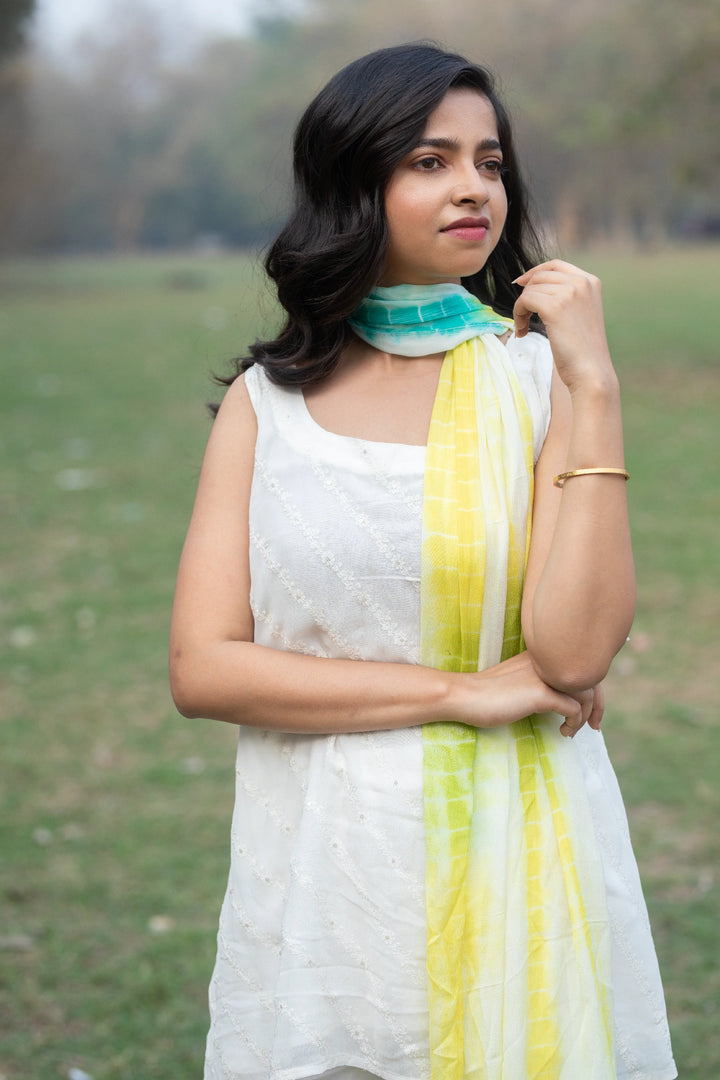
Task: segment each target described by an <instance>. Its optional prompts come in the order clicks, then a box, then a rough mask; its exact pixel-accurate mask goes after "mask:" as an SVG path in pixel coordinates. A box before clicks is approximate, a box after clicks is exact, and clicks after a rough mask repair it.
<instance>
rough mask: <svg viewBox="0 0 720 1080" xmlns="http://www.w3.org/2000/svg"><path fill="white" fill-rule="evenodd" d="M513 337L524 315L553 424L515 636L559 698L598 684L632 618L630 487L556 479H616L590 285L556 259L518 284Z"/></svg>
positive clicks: (609, 388)
mask: <svg viewBox="0 0 720 1080" xmlns="http://www.w3.org/2000/svg"><path fill="white" fill-rule="evenodd" d="M518 284H520V285H522V286H523V292H522V295H521V296H520V298H519V299H518V301H517V303H516V305H515V312H514V314H515V322H516V328H517V330H516V332H517V334H518V336H520V337H522V336H523V334H524V333H525V332H526V331H527V326H528V321H529V318H530V314H531V313H532V312H537V314H538V315H540V317H541V319H542V320H543V322H544V324H545V326H546V328H547V332H548V338H549V340H550V345H551V347H552V351H553V357H554V359H555V365H556V372H555V374H554V376H553V385H552V392H551V400H552V418H551V421H550V427H549V430H548V436H547V438H546V440H545V444H544V446H543V450H542V453H541V455H540V459H539V461H538V464H537V467H536V471H535V501H534V505H533V531H532V540H531V544H530V555H529V559H528V570H527V577H526V584H525V592H524V595H523V634H524V637H525V643H526V646H527V649H528V652H529V653H530V655H531V657H532V659H533V662H534V664H535V666H536V668H537V670H538V673H539V674H540V676H541V678H542V679H544V680H545V682H547V683H548V684H549V685H551V686H554V687H555V688H556V689H558V690H562V691H576V690H584V689H588V688H590V687H593V686H595V685H596V684H597V683H598V682H599V681H600V680H601V679H602V678H604V676H605V674H606V673H607V670H608V668H609V666H610V663H611V661H612V659H613V657H614V656H615V654H616V653H617V652H618V650H619V649H620V648H621V646H622V644H623V643H624V641H625V639H626V637H627V633H628V630H629V629H630V625H631V623H632V619H633V615H634V612H635V572H634V566H633V558H632V548H631V543H630V528H629V523H628V512H627V498H626V485H625V480H624V478H623V477H622V476H618V475H612V474H611V475H584V476H577V477H573V478H570V479H568V480H567V481H566V482H565V485H564V486H563V487H562V488H556V487H554V486H553V479H554V477H555V476H556V475H557V474H558V473H562V472H568V471H571V470H574V469H588V468H596V467H606V468H615V469H623V468H624V467H625V461H624V452H623V433H622V419H621V412H620V390H619V385H618V380H617V376H616V374H615V371H614V369H613V366H612V362H611V360H610V353H609V350H608V345H607V339H606V336H605V324H604V318H603V310H602V298H601V286H600V282H599V281H598V280H597V278H594V277H593V276H592V275H590V274H586V273H584V272H583V271H582V270H578V268H577V267H574V266H572V265H571V264H569V263H565V262H561V261H560V260H553V261H551V262H548V263H543V264H541V265H540V266H537V267H535V268H534V269H532V270H530V271H528V272H527V273H526V274H523V275H522V276H521V277H520V278H518Z"/></svg>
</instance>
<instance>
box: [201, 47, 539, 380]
mask: <svg viewBox="0 0 720 1080" xmlns="http://www.w3.org/2000/svg"><path fill="white" fill-rule="evenodd" d="M451 88H453V89H454V88H470V89H473V90H477V91H478V93H480V94H483V95H484V96H485V97H486V98H487V99H488V100H489V101H490V103H491V105H492V107H493V109H494V110H495V117H496V120H497V127H498V135H499V138H500V145H501V146H502V151H503V161H504V174H503V183H504V185H505V188H506V191H507V196H508V214H507V220H506V223H505V228H504V230H503V234H502V237H501V239H500V241H499V243H498V244H497V246H496V247H495V249H494V251H493V252H492V254H491V255H490V258H489V259H488V261H487V263H486V265H485V266H484V267H483V268H482V270H480V271H479V272H478V273H477V274H473V275H472V276H471V277H468V278H464V279H463V285H464V286H465V287H466V288H467V289H468V290H469V291H470V292H472V293H474V295H475V296H477V297H478V298H479V299H480V300H482V301H483V302H484V303H487V304H490V305H491V306H492V307H493V308H494V309H495V310H496V311H498V312H500V313H502V314H504V315H510V314H511V313H512V307H513V303H514V301H515V299H516V297H517V296H518V294H519V291H520V290H519V289H518V287H517V286H514V285H513V284H512V280H513V278H516V277H517V276H518V275H519V274H521V273H522V272H523V271H525V270H528V269H529V268H530V267H531V266H533V265H535V264H536V263H537V262H539V261H541V260H542V255H541V245H540V242H539V239H538V236H537V233H536V231H535V229H534V228H533V225H532V223H531V221H530V219H529V216H528V197H527V192H526V189H525V185H524V183H523V181H522V177H521V175H520V170H519V167H518V162H517V158H516V154H515V148H514V146H513V137H512V128H511V124H510V118H509V116H508V113H507V111H506V109H505V107H504V105H503V104H502V102H501V101H500V100H499V98H498V96H497V94H496V92H495V82H494V79H493V77H492V75H491V74H490V72H488V71H487V70H486V69H485V68H483V67H480V66H479V65H477V64H473V63H470V61H468V60H466V59H465V58H464V57H462V56H458V55H457V54H455V53H449V52H445V51H444V50H443V49H440V48H438V47H437V46H435V45H432V44H425V43H420V44H407V45H399V46H395V47H392V48H387V49H379V50H378V51H377V52H373V53H369V54H368V55H367V56H363V57H361V58H360V59H359V60H355V61H353V62H352V63H351V64H348V65H347V67H344V68H343V69H342V70H341V71H339V72H338V74H337V75H335V76H334V77H333V78H332V79H331V80H330V81H329V82H328V83H327V85H326V86H325V87H324V88H323V89H322V90H321V91H320V93H319V94H318V95H317V97H316V98H315V99H314V100H313V101H312V102H311V103H310V105H309V106H308V108H307V109H306V110H305V113H304V114H303V116H302V117H301V119H300V122H299V124H298V126H297V129H296V132H295V139H294V156H293V164H294V180H295V183H294V200H293V207H292V210H291V213H290V216H289V218H288V221H287V224H286V225H285V227H284V228H283V230H282V231H281V233H280V234H279V236H278V237H277V239H276V240H275V241H274V243H273V244H272V246H271V247H270V249H269V251H268V254H267V257H266V260H265V269H266V271H267V273H268V276H269V277H270V278H271V279H272V281H273V282H274V283H275V286H276V289H277V295H278V299H279V301H280V304H281V305H282V308H283V309H284V311H285V314H286V319H285V324H284V326H283V327H282V329H281V331H280V333H279V334H278V336H277V337H276V338H274V339H273V340H271V341H256V342H255V344H254V345H252V346H251V347H250V355H249V356H248V357H244V358H239V359H238V360H236V361H235V364H236V374H235V376H233V377H230V378H228V379H224V380H221V381H223V382H225V383H230V382H232V381H233V378H235V377H237V374H238V373H239V372H240V371H243V370H245V369H246V368H248V367H250V366H251V364H253V363H258V364H262V365H263V367H264V368H265V369H266V371H267V373H268V376H269V377H270V378H271V379H272V380H273V382H276V383H280V384H284V385H291V386H298V385H303V384H309V383H313V382H317V381H318V380H320V379H323V378H325V377H326V376H327V375H329V374H330V373H331V372H332V371H333V370H334V368H335V367H336V365H337V363H338V361H339V359H340V354H341V352H342V349H343V346H344V345H345V343H346V341H347V340H348V336H349V334H350V330H349V327H348V325H347V322H346V321H345V320H346V319H347V317H348V315H350V314H351V313H352V312H353V311H354V309H355V308H356V307H357V305H358V304H359V303H360V301H361V300H362V299H363V297H364V296H366V295H367V293H368V292H369V291H370V290H371V289H372V288H373V286H375V285H376V284H377V282H378V280H379V278H380V276H381V274H382V270H383V264H384V260H385V252H386V246H387V235H388V234H387V223H386V219H385V210H384V195H385V188H386V186H387V183H388V181H389V179H390V177H391V175H392V173H393V171H394V169H395V168H396V167H397V166H398V164H399V163H400V162H401V161H402V159H403V158H404V157H405V155H406V154H407V153H409V151H410V150H411V149H412V147H413V146H414V145H415V144H416V142H417V139H418V138H419V136H420V135H421V134H422V132H423V130H424V129H425V126H426V124H427V120H428V117H429V116H430V113H431V112H433V110H434V109H435V108H436V107H437V106H438V105H439V104H440V102H441V101H442V99H443V98H444V96H445V94H446V93H447V92H448V90H450V89H451Z"/></svg>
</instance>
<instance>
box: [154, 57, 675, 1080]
mask: <svg viewBox="0 0 720 1080" xmlns="http://www.w3.org/2000/svg"><path fill="white" fill-rule="evenodd" d="M266 265H267V270H268V272H269V274H270V276H271V278H272V279H273V280H274V282H275V283H276V286H277V292H278V296H279V300H280V303H281V305H282V307H283V309H284V312H285V323H284V325H283V328H282V330H281V331H280V333H279V335H278V336H277V337H276V338H275V339H273V340H271V341H261V342H257V343H256V344H255V345H254V346H253V347H252V349H251V350H250V351H251V358H250V359H249V360H248V361H245V362H244V363H243V364H242V365H241V367H242V368H243V369H244V374H241V375H239V376H238V377H237V378H235V379H234V380H231V382H232V385H230V387H229V390H228V391H227V393H226V396H225V399H224V401H223V403H222V406H221V407H220V410H219V412H218V415H217V418H216V420H215V422H214V426H213V430H212V434H211V436H210V441H209V444H208V449H207V454H206V457H205V461H204V464H203V468H202V474H201V478H200V484H199V489H198V494H197V501H196V505H195V509H194V512H193V516H192V521H191V524H190V529H189V532H188V537H187V541H186V544H185V548H184V551H183V555H182V560H181V565H180V571H179V576H178V585H177V594H176V601H175V608H174V613H173V623H172V635H171V656H170V662H171V680H172V689H173V694H174V697H175V700H176V702H177V705H178V708H179V709H180V711H181V712H182V713H183V714H185V715H186V716H194V717H197V716H203V717H212V718H215V719H219V720H224V721H227V722H229V723H234V724H237V725H239V743H238V754H237V792H236V808H235V815H234V820H233V828H232V862H231V869H230V879H229V883H228V889H227V893H226V897H225V902H224V905H223V910H222V914H221V919H220V930H219V935H218V954H217V962H216V967H215V972H214V976H213V980H212V984H211V992H210V997H211V1012H212V1026H211V1030H210V1034H209V1037H208V1046H207V1059H206V1073H205V1075H206V1077H207V1078H221V1077H223V1078H231V1077H232V1078H240V1077H242V1080H300V1078H301V1077H302V1078H308V1077H326V1078H327V1077H336V1078H343V1080H352V1078H362V1077H383V1078H385V1080H421V1078H422V1080H425V1078H430V1077H432V1078H433V1080H461V1078H470V1077H472V1078H477V1080H480V1078H481V1077H482V1078H486V1080H540V1078H543V1080H551V1078H553V1080H580V1078H582V1080H610V1078H616V1077H617V1078H621V1080H631V1078H632V1080H670V1078H671V1077H674V1076H676V1070H675V1067H674V1064H673V1060H672V1054H671V1050H670V1042H669V1037H668V1031H667V1023H666V1019H665V1008H664V1003H663V995H662V988H661V985H660V980H659V975H658V971H657V964H656V959H655V954H654V950H653V945H652V940H651V936H650V930H649V926H648V923H647V914H646V910H645V905H644V901H643V898H642V893H641V889H640V884H639V880H638V875H637V869H636V865H635V861H634V858H633V855H632V851H631V848H630V842H629V839H628V835H627V824H626V819H625V815H624V810H623V806H622V802H621V799H620V796H619V793H618V791H617V786H616V782H615V778H614V774H613V772H612V769H611V766H610V764H609V762H608V759H607V755H606V751H605V747H604V744H603V740H602V736H601V735H600V733H599V726H600V719H601V716H602V711H603V704H602V694H601V690H600V686H599V684H600V681H601V679H602V678H603V676H604V675H605V673H606V671H607V669H608V666H609V664H610V662H611V660H612V658H613V656H614V655H615V653H616V652H617V651H618V649H619V648H620V647H621V645H622V644H623V642H624V641H625V638H626V635H627V633H628V629H629V627H630V624H631V621H632V617H633V609H634V577H633V563H632V555H631V548H630V538H629V530H628V520H627V508H626V494H625V491H626V479H627V474H626V473H625V468H624V459H623V444H622V429H621V418H620V401H619V392H618V384H617V379H616V376H615V372H614V370H613V367H612V364H611V361H610V357H609V354H608V348H607V344H606V339H605V331H604V324H603V314H602V306H601V298H600V285H599V282H598V281H597V280H596V279H594V278H593V277H591V276H590V275H588V274H586V273H583V272H582V271H581V270H579V269H577V268H576V267H574V266H571V265H570V264H568V263H565V262H561V261H559V260H551V261H545V260H543V259H542V258H541V256H540V255H539V253H538V245H537V242H536V239H535V234H534V233H533V231H532V228H531V225H530V223H529V220H528V216H527V209H526V197H525V192H524V188H523V184H522V181H521V178H520V174H519V170H518V165H517V160H516V157H515V152H514V149H513V140H512V132H511V128H510V124H509V120H508V117H507V114H506V112H505V109H504V108H503V106H502V104H501V103H500V101H499V100H498V98H497V96H496V94H495V91H494V89H493V84H492V81H491V79H490V76H489V75H488V73H487V72H486V71H485V70H484V69H482V68H480V67H478V66H476V65H474V64H471V63H469V62H468V61H467V60H465V59H463V58H462V57H459V56H456V55H453V54H450V53H446V52H443V51H441V50H440V49H437V48H435V47H430V46H425V45H408V46H401V47H398V48H391V49H385V50H381V51H379V52H376V53H373V54H371V55H369V56H366V57H363V58H362V59H360V60H358V61H356V62H354V63H352V64H350V65H349V66H348V67H347V68H345V69H344V70H343V71H341V72H340V73H339V74H338V75H336V76H335V77H334V78H333V79H332V80H331V81H330V83H329V84H328V85H327V86H326V87H325V89H324V90H322V91H321V93H320V94H319V95H318V97H317V98H316V99H315V100H314V101H313V103H312V104H311V105H310V106H309V108H308V109H307V111H306V113H305V114H304V116H303V118H302V119H301V121H300V124H299V127H298V129H297V133H296V138H295V205H294V209H293V211H292V214H291V216H290V219H289V221H288V224H287V225H286V227H285V229H284V230H283V231H282V233H281V234H280V236H279V237H278V239H277V240H276V241H275V244H274V245H273V247H272V248H271V250H270V253H269V256H268V258H267V264H266ZM531 520H532V529H531V528H530V523H531ZM567 736H570V738H567Z"/></svg>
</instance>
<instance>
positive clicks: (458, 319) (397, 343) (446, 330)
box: [348, 283, 513, 356]
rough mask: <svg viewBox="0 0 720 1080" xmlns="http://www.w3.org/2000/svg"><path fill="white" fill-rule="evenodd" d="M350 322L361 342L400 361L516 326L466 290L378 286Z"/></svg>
mask: <svg viewBox="0 0 720 1080" xmlns="http://www.w3.org/2000/svg"><path fill="white" fill-rule="evenodd" d="M348 322H349V324H350V326H351V327H352V329H353V330H354V331H355V333H356V334H357V335H358V337H360V338H362V340H363V341H366V342H367V343H368V345H372V346H373V347H374V348H376V349H380V350H382V351H383V352H388V353H395V354H396V355H398V356H430V355H431V354H432V353H436V352H445V351H447V350H448V349H454V348H455V346H456V345H461V344H462V342H463V341H469V340H470V338H473V337H478V336H479V335H481V334H504V333H505V332H506V331H507V330H509V329H510V328H511V327H512V325H513V323H512V319H506V318H505V317H504V316H502V315H498V314H497V313H496V312H495V311H493V309H492V308H491V307H488V306H487V304H483V303H482V302H481V301H480V300H478V299H477V297H476V296H473V294H472V293H470V292H468V290H467V289H465V288H464V287H463V286H462V285H453V284H451V283H443V284H439V285H391V286H388V287H384V286H380V285H378V286H377V287H376V288H375V289H373V291H372V292H371V293H369V294H368V295H367V296H366V297H365V299H364V300H363V301H362V303H361V304H360V305H359V306H358V307H357V308H356V309H355V311H354V312H353V313H352V315H351V316H350V318H349V319H348Z"/></svg>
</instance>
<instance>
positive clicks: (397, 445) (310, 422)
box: [294, 386, 427, 454]
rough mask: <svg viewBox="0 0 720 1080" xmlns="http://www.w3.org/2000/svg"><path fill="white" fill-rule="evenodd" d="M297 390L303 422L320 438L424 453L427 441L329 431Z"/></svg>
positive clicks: (301, 391)
mask: <svg viewBox="0 0 720 1080" xmlns="http://www.w3.org/2000/svg"><path fill="white" fill-rule="evenodd" d="M294 389H295V390H296V392H297V396H298V403H299V405H300V409H301V413H302V416H303V419H304V422H305V424H306V425H307V426H308V427H310V428H312V430H313V431H315V432H319V434H320V435H321V437H322V438H324V439H326V440H328V441H329V442H338V443H343V444H344V445H348V444H350V443H356V444H360V445H361V446H373V447H380V448H385V449H392V450H395V451H397V450H407V451H410V452H411V453H415V454H426V453H427V443H426V442H425V443H405V442H383V441H382V440H380V439H363V438H361V437H359V436H357V435H341V434H340V432H339V431H330V429H329V428H326V427H323V426H322V424H319V423H318V421H317V420H316V419H315V417H314V416H313V415H312V413H311V412H310V410H309V408H308V405H307V402H306V400H305V394H304V393H303V389H302V387H301V386H298V387H295V388H294Z"/></svg>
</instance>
